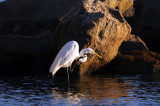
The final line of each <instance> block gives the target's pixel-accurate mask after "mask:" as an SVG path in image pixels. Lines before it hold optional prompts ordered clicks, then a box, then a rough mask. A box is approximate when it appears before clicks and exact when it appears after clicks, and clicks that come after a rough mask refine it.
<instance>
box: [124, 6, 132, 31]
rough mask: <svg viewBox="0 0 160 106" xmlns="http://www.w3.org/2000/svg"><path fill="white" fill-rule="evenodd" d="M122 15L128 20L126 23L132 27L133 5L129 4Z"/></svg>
mask: <svg viewBox="0 0 160 106" xmlns="http://www.w3.org/2000/svg"><path fill="white" fill-rule="evenodd" d="M123 16H124V18H125V20H126V21H127V22H128V24H129V25H130V26H131V27H132V28H133V25H134V16H135V8H134V6H131V7H130V8H129V9H128V10H126V11H125V12H124V13H123ZM131 33H133V29H132V32H131Z"/></svg>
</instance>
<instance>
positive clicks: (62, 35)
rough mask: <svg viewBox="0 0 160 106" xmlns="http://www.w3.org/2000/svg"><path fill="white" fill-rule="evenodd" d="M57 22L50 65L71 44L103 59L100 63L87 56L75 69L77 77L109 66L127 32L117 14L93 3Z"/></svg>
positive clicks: (129, 29)
mask: <svg viewBox="0 0 160 106" xmlns="http://www.w3.org/2000/svg"><path fill="white" fill-rule="evenodd" d="M60 21H61V22H60V23H59V25H58V27H57V28H56V31H55V39H54V42H53V44H52V48H51V52H50V54H51V55H50V57H49V58H50V59H51V60H50V61H51V62H52V61H53V59H54V57H55V56H56V55H57V53H58V51H59V50H60V48H61V47H62V46H63V45H64V44H65V43H67V42H68V41H71V40H75V41H77V42H78V43H79V46H80V50H81V49H82V48H86V47H90V48H92V49H93V50H94V51H96V52H97V53H98V54H100V55H102V57H103V58H104V60H103V61H101V60H99V58H98V57H96V56H89V59H88V61H87V62H85V63H84V64H81V65H80V66H79V70H80V73H81V74H82V73H90V72H92V71H96V70H97V69H99V68H100V67H102V66H104V65H106V64H107V63H109V62H110V61H111V60H112V59H113V58H114V57H115V56H116V55H117V53H118V49H119V46H120V45H121V43H122V42H123V41H124V40H125V38H126V36H127V35H129V34H130V31H131V27H130V26H129V24H127V22H126V21H125V20H124V18H123V16H122V15H121V14H120V13H119V11H118V10H116V9H113V8H110V7H108V6H107V5H105V4H104V3H102V2H100V1H97V2H96V1H95V0H85V1H84V2H83V3H79V4H78V5H76V6H75V7H74V8H73V9H72V10H70V11H69V12H68V13H67V14H66V15H65V16H64V17H63V18H62V19H61V20H60Z"/></svg>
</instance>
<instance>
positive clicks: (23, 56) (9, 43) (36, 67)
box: [0, 32, 53, 75]
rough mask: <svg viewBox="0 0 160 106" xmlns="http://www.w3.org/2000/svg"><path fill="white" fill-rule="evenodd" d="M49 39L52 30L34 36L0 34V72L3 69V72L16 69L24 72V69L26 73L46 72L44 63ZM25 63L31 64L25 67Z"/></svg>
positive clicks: (49, 42)
mask: <svg viewBox="0 0 160 106" xmlns="http://www.w3.org/2000/svg"><path fill="white" fill-rule="evenodd" d="M51 39H53V33H52V32H43V33H41V34H39V35H37V36H34V37H26V36H22V35H0V51H1V52H2V53H1V52H0V58H1V61H0V63H2V64H3V65H2V64H1V66H0V69H2V70H1V71H0V73H3V72H4V70H5V73H13V72H18V70H21V71H22V73H25V72H24V71H26V69H28V71H27V72H28V73H32V74H35V75H37V74H42V73H44V72H46V70H45V65H46V62H47V59H48V50H49V48H50V45H51V41H52V40H51ZM33 60H34V61H33ZM3 61H4V62H3ZM31 63H33V64H31ZM26 64H31V65H29V66H28V67H27V65H26ZM6 66H8V67H6ZM22 66H24V67H22ZM29 67H30V68H29ZM24 68H25V69H24ZM3 69H4V70H3ZM15 74H16V73H15Z"/></svg>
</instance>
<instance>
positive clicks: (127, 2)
mask: <svg viewBox="0 0 160 106" xmlns="http://www.w3.org/2000/svg"><path fill="white" fill-rule="evenodd" d="M100 1H102V2H103V3H105V4H107V5H109V6H110V7H111V8H116V9H119V10H120V12H121V13H124V12H125V11H126V10H128V9H129V8H130V7H131V6H132V5H133V0H100Z"/></svg>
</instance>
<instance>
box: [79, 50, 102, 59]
mask: <svg viewBox="0 0 160 106" xmlns="http://www.w3.org/2000/svg"><path fill="white" fill-rule="evenodd" d="M88 53H89V54H94V55H96V56H98V57H99V58H100V59H102V57H101V56H100V55H98V54H97V53H95V52H94V51H93V49H91V48H85V49H83V50H81V52H80V56H83V55H85V54H88Z"/></svg>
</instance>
